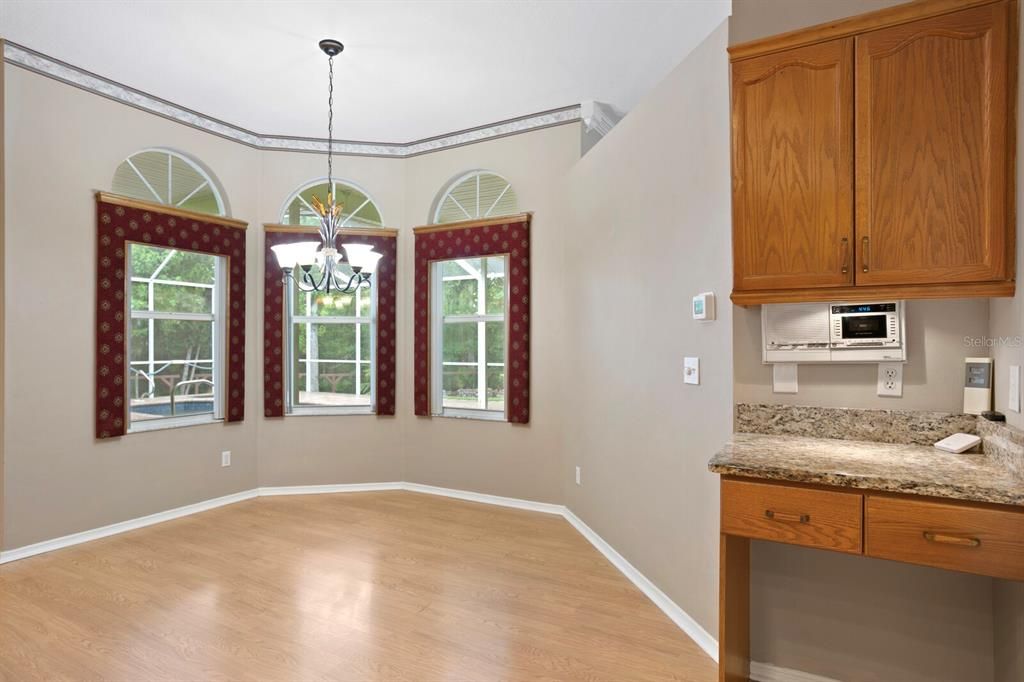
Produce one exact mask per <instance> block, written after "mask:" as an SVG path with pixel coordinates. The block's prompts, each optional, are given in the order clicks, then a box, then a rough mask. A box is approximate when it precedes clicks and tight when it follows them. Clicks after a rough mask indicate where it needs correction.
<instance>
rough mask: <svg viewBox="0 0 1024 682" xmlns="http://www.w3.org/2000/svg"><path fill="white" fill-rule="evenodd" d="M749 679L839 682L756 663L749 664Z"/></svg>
mask: <svg viewBox="0 0 1024 682" xmlns="http://www.w3.org/2000/svg"><path fill="white" fill-rule="evenodd" d="M750 679H751V680H752V682H839V680H836V679H833V678H831V677H824V676H822V675H812V674H811V673H805V672H803V671H801V670H793V669H791V668H781V667H779V666H777V665H772V664H771V663H758V662H757V661H751V662H750Z"/></svg>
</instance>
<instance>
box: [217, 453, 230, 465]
mask: <svg viewBox="0 0 1024 682" xmlns="http://www.w3.org/2000/svg"><path fill="white" fill-rule="evenodd" d="M220 465H221V466H222V467H229V466H231V451H230V450H225V451H224V452H222V453H220Z"/></svg>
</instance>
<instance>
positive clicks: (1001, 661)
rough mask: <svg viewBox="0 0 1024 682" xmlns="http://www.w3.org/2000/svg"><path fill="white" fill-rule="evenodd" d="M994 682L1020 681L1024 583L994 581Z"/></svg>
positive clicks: (1023, 670) (1023, 665) (1023, 648)
mask: <svg viewBox="0 0 1024 682" xmlns="http://www.w3.org/2000/svg"><path fill="white" fill-rule="evenodd" d="M994 602H995V605H994V609H995V633H996V641H995V646H996V657H995V668H996V670H995V673H996V674H995V682H1020V681H1021V680H1024V583H1015V582H1010V581H1008V580H997V581H996V582H995V590H994Z"/></svg>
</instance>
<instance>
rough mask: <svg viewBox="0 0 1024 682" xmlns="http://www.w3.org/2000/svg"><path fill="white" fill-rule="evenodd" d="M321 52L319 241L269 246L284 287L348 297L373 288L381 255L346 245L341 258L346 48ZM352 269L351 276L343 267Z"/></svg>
mask: <svg viewBox="0 0 1024 682" xmlns="http://www.w3.org/2000/svg"><path fill="white" fill-rule="evenodd" d="M320 49H321V50H323V51H324V54H326V55H327V68H328V81H327V83H328V85H327V202H326V203H324V202H321V201H320V198H319V197H318V196H316V195H315V194H314V195H313V201H312V204H313V209H314V210H315V211H316V213H317V216H319V218H320V241H319V242H314V241H306V242H293V243H290V244H278V245H277V246H272V247H270V248H271V250H272V251H273V252H274V255H275V256H276V257H277V264H278V265H279V266H280V267H281V270H282V272H283V273H284V274H283V277H282V280H283V281H284V282H285V284H287V283H288V280H289V279H292V280H294V282H295V285H296V286H297V287H298V288H299V290H300V291H316V292H320V293H322V294H324V295H325V296H330V295H331V294H349V293H352V292H353V291H355V290H356V289H358V288H359V287H361V286H362V287H368V286H370V276H371V275H372V274H373V273H374V272H376V270H377V263H378V261H380V259H381V255H382V254H379V253H377V252H376V251H374V250H373V247H372V246H371V245H369V244H359V243H345V244H342V245H341V246H342V249H344V251H345V253H344V255H342V254H341V253H340V252H339V251H338V250H337V248H336V246H337V241H336V239H337V236H338V228H339V223H340V222H341V219H342V216H341V210H342V204H338V203H336V201H335V199H336V197H335V196H334V195H333V193H332V190H333V189H334V178H333V171H334V154H333V152H334V58H335V57H336V56H337V55H338V54H340V53H341V51H342V50H344V49H345V46H344V45H342V44H341V43H340V42H338V41H337V40H331V39H326V40H321V41H320ZM346 263H347V264H348V266H349V267H350V268H351V269H352V274H351V275H349V274H347V273H345V272H344V271H343V270H342V265H343V264H346Z"/></svg>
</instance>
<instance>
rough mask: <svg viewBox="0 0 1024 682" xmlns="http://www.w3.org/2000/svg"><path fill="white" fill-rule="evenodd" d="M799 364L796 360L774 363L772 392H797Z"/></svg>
mask: <svg viewBox="0 0 1024 682" xmlns="http://www.w3.org/2000/svg"><path fill="white" fill-rule="evenodd" d="M797 367H799V365H797V364H796V363H795V362H777V363H775V364H773V365H772V393H796V392H797V389H798V384H797Z"/></svg>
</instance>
